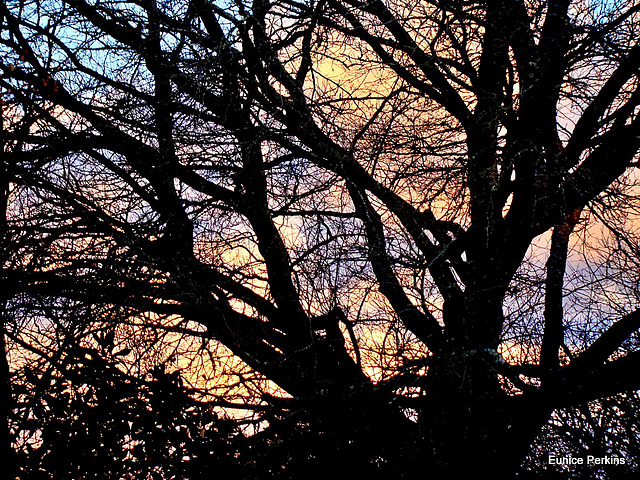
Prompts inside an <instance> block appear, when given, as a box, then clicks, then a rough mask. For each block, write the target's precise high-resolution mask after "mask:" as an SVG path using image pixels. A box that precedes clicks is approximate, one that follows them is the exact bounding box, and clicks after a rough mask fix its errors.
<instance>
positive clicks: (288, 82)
mask: <svg viewBox="0 0 640 480" xmlns="http://www.w3.org/2000/svg"><path fill="white" fill-rule="evenodd" d="M639 11H640V5H639V4H638V3H637V2H635V1H626V2H621V1H617V0H616V1H611V2H592V1H589V0H580V1H568V0H567V1H554V2H546V1H537V0H531V1H512V0H510V1H502V0H500V1H495V2H467V1H426V0H425V1H421V2H413V1H405V0H398V1H392V2H385V1H383V0H369V1H367V2H360V1H356V0H308V1H304V2H298V1H268V0H254V1H253V2H243V1H242V0H235V1H232V2H231V1H229V2H210V1H207V0H191V1H190V2H168V1H164V0H142V1H132V2H115V1H106V0H105V1H86V0H47V1H44V2H43V1H38V2H35V1H34V2H31V1H18V0H16V1H7V2H5V3H4V4H3V5H2V6H0V12H1V13H0V18H1V21H2V36H1V38H0V41H1V47H0V50H1V51H2V53H3V60H2V63H1V64H0V68H1V69H2V78H0V88H1V89H2V98H3V106H2V108H3V112H2V115H3V137H2V144H3V154H2V158H3V160H2V161H3V165H2V168H3V182H4V186H3V191H4V196H3V199H4V204H5V218H6V221H5V223H4V224H3V232H2V234H3V240H2V241H3V255H4V257H3V277H2V279H3V284H4V285H6V288H4V292H7V293H4V292H3V295H4V297H3V299H2V301H3V303H4V307H3V308H5V313H3V314H4V315H5V317H6V319H4V320H3V321H4V325H5V326H4V330H5V336H6V338H7V341H8V342H9V343H10V345H9V347H11V348H12V349H13V350H11V351H15V352H18V351H20V352H23V353H24V352H30V354H29V355H26V354H25V356H24V360H23V362H22V363H20V362H15V361H13V362H11V363H12V365H13V367H12V368H13V370H12V375H13V377H14V383H16V385H18V384H19V385H21V387H20V388H27V390H29V388H31V387H29V386H34V385H36V384H38V382H42V384H43V385H44V383H45V382H44V381H43V380H42V379H43V378H44V377H45V373H41V374H38V375H36V376H35V378H34V377H33V371H32V370H25V368H27V367H28V366H29V364H30V362H34V361H36V360H33V358H37V359H38V360H37V361H38V362H44V363H42V364H41V365H50V367H46V368H45V367H43V366H41V367H39V368H40V371H41V372H46V371H47V368H50V369H53V370H52V371H54V370H55V371H56V372H58V373H56V374H55V375H54V376H53V377H49V376H47V378H64V377H65V375H67V376H70V378H71V377H72V376H73V372H74V371H77V368H76V367H73V365H77V361H73V362H72V361H71V360H72V359H73V358H76V359H77V358H78V357H77V355H76V354H75V353H73V352H76V351H77V349H78V348H81V349H82V348H84V349H86V348H88V349H90V350H92V351H94V352H102V357H103V358H104V359H108V360H109V362H110V365H119V368H120V371H121V372H122V374H123V375H129V376H131V378H138V379H144V378H145V377H144V376H145V375H146V374H147V372H149V371H152V369H153V368H154V366H157V365H159V364H163V363H167V362H171V361H172V359H173V360H175V359H176V358H177V357H176V356H179V357H180V358H181V360H175V365H174V366H175V367H176V368H178V369H186V367H185V361H187V360H188V361H189V362H191V363H190V365H193V364H194V363H193V362H194V361H195V360H194V359H196V358H200V357H199V356H202V355H208V360H207V361H208V362H209V363H207V365H209V367H206V368H209V370H211V369H212V368H213V369H214V372H213V373H211V371H210V372H209V376H210V379H216V378H218V379H221V378H224V381H223V382H222V383H224V385H225V387H224V388H223V389H222V390H215V389H213V390H212V389H211V384H209V386H208V387H207V386H204V387H202V388H200V387H197V388H195V387H194V388H193V389H191V393H192V394H194V395H195V394H198V393H199V394H200V395H203V396H202V397H201V398H202V399H208V401H211V399H212V398H215V399H216V402H218V403H216V402H213V403H214V404H216V405H218V406H220V405H222V406H226V407H235V408H244V409H247V410H253V411H254V417H251V418H252V419H249V420H247V418H248V417H246V416H244V417H242V418H244V420H242V421H244V422H247V424H253V425H254V428H255V430H256V431H257V432H258V433H255V435H253V436H252V437H251V438H252V439H253V440H252V441H253V442H254V443H255V445H262V446H263V447H264V450H260V449H259V448H258V449H257V450H255V452H261V451H265V452H269V449H271V450H270V451H271V454H268V453H265V454H264V455H262V454H258V453H255V454H247V455H248V456H243V455H240V457H239V458H241V459H243V460H242V461H243V462H245V466H246V465H248V464H251V465H253V466H254V467H252V468H255V470H253V471H254V473H255V472H262V473H261V475H267V474H270V475H271V474H272V475H276V473H275V470H269V468H274V467H272V466H273V465H280V467H281V468H280V469H279V470H277V471H278V472H280V473H279V474H281V475H282V476H290V477H295V476H296V475H301V474H302V472H304V471H306V470H308V469H310V468H311V469H314V470H316V471H322V472H324V473H332V472H336V471H342V472H343V473H344V474H348V473H351V474H356V473H358V474H367V475H376V474H378V473H380V474H385V475H388V474H389V473H393V474H395V475H397V476H400V477H401V476H403V475H408V474H409V473H410V472H413V471H415V468H416V467H419V468H423V469H424V470H425V471H428V472H429V473H430V475H432V476H433V478H467V477H470V476H471V475H472V474H476V473H478V472H491V475H493V476H494V477H496V478H502V477H504V478H510V477H511V476H513V475H514V474H515V472H516V471H517V469H518V468H519V466H520V465H521V464H522V462H523V461H524V459H525V457H526V456H527V454H528V453H529V452H530V449H531V445H532V444H533V442H534V440H535V439H536V438H538V436H539V434H540V433H541V432H543V431H546V432H547V433H548V430H544V429H545V428H546V429H548V428H550V427H545V425H547V423H548V421H549V420H550V419H551V420H552V423H551V424H550V425H558V419H559V418H562V413H558V412H571V411H572V410H558V409H562V408H565V409H566V408H569V409H570V408H572V407H575V408H583V410H581V411H582V412H585V411H587V412H589V409H588V408H587V410H584V408H586V407H584V405H588V404H589V402H594V401H600V400H601V399H606V398H608V397H612V396H615V395H616V394H622V393H624V392H629V391H633V390H635V389H638V388H640V383H639V381H638V378H637V375H636V374H635V372H636V371H637V368H638V367H639V366H640V357H639V355H640V353H638V350H637V347H638V342H637V332H638V329H639V328H640V313H639V311H638V310H637V308H638V304H639V300H640V298H639V296H638V283H637V279H638V278H640V276H639V275H638V273H640V272H639V270H640V269H639V266H640V256H639V253H640V250H639V245H638V235H637V221H638V218H637V217H638V214H639V213H640V202H639V201H638V185H637V181H638V178H637V174H636V171H635V168H636V165H637V160H638V150H639V148H640V123H639V122H640V120H639V118H638V110H639V101H640V94H639V92H640V90H638V81H639V79H638V71H639V68H640V46H638V44H637V38H638V35H639V33H640V32H639V31H638V30H639V29H640V25H639V24H638V21H639V19H640V17H639V15H640V13H639ZM78 312H80V313H78ZM56 332H57V333H56ZM105 339H110V340H109V342H106V340H105ZM114 339H115V340H114ZM116 341H117V342H121V344H122V345H120V347H122V348H121V349H118V348H116V347H115V344H114V343H113V342H116ZM105 342H106V343H108V344H109V345H108V347H109V348H106V347H105V345H106V343H105ZM172 345H173V347H172ZM168 348H173V350H171V351H172V352H177V353H175V354H172V353H168V352H169V350H167V349H168ZM90 356H91V355H90ZM30 358H31V360H29V359H30ZM222 358H225V359H227V361H226V364H225V366H224V368H222V367H221V368H222V369H221V370H218V371H217V372H216V371H215V366H216V364H217V363H216V362H218V363H219V362H221V360H220V359H222ZM63 359H69V360H68V361H66V363H65V361H63ZM240 361H241V362H240ZM69 362H71V363H69ZM74 362H75V363H74ZM80 363H81V364H82V362H80ZM196 363H197V362H196ZM205 363H206V362H204V363H202V362H201V363H200V364H199V365H201V367H202V368H205V366H204V365H205ZM223 363H224V362H223ZM28 368H30V369H31V367H28ZM206 368H205V370H206ZM74 369H75V370H74ZM109 371H111V370H109ZM29 372H31V373H29ZM222 372H224V373H222ZM29 375H31V376H30V377H29ZM46 375H49V374H46ZM196 376H197V373H193V372H191V373H187V372H186V370H185V373H184V374H183V378H184V381H186V382H192V386H194V385H196V384H197V382H196V381H195V380H194V378H195V377H196ZM27 377H29V378H27ZM48 381H49V380H47V382H48ZM5 383H6V382H5ZM81 384H82V382H80V385H81ZM87 384H90V383H87ZM218 386H219V385H218ZM34 388H35V387H34ZM43 388H44V387H43ZM47 388H48V387H47ZM5 390H6V389H5ZM36 390H37V388H36ZM214 390H215V392H214ZM223 390H224V392H223ZM29 391H31V390H29ZM94 391H95V392H98V391H99V389H97V387H96V389H94ZM216 392H217V393H216ZM96 395H97V394H96ZM207 395H208V396H207ZM53 397H54V396H50V398H53ZM631 397H633V396H631ZM3 398H4V397H3ZM145 398H146V397H145ZM616 398H617V397H616ZM625 398H626V397H625ZM602 401H605V400H602ZM591 405H593V403H592V404H591ZM27 411H28V409H26V410H24V412H27ZM554 411H555V412H556V413H555V414H553V416H552V413H553V412H554ZM590 413H593V411H591V412H590ZM24 415H27V413H24ZM629 418H631V417H629ZM238 421H240V420H238ZM554 422H555V423H554ZM549 435H551V434H549ZM287 436H290V438H291V439H293V440H291V441H288V440H287ZM548 438H550V437H548ZM551 443H553V442H551ZM605 443H606V442H605ZM556 444H557V442H556ZM538 445H540V443H539V444H538ZM256 448H257V447H256ZM620 451H622V450H620ZM236 453H237V452H236ZM251 455H253V456H251ZM347 459H348V462H346V463H345V462H344V461H340V460H347ZM260 465H271V466H269V467H264V468H265V470H260V468H263V467H261V466H260ZM343 465H349V467H344V466H343ZM192 474H193V475H195V473H192ZM255 474H256V475H257V474H258V473H255Z"/></svg>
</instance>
